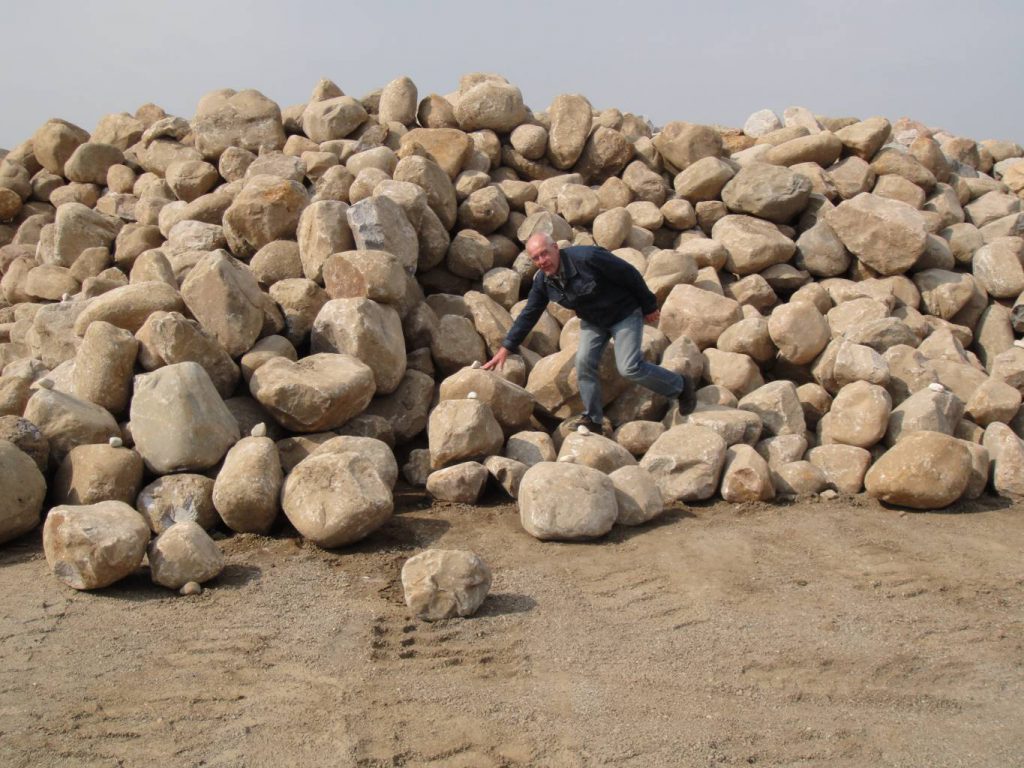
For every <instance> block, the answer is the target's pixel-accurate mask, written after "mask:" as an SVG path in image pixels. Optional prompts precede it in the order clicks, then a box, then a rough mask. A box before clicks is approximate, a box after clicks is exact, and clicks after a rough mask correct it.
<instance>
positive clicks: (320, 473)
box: [281, 452, 394, 548]
mask: <svg viewBox="0 0 1024 768" xmlns="http://www.w3.org/2000/svg"><path fill="white" fill-rule="evenodd" d="M281 507H282V508H283V509H284V513H285V515H287V516H288V520H289V521H291V523H292V525H294V526H295V528H296V530H298V532H299V533H300V534H302V535H303V536H304V537H305V538H307V539H309V540H310V541H312V542H313V543H314V544H316V545H317V546H320V547H325V548H333V547H340V546H344V545H346V544H351V543H353V542H356V541H359V540H360V539H362V538H365V537H366V536H368V535H369V534H371V533H372V532H373V531H375V530H377V529H378V528H380V526H382V525H383V524H384V523H386V522H387V521H388V520H389V519H390V518H391V515H392V513H393V512H394V501H393V499H392V496H391V490H390V489H389V488H388V487H387V486H386V485H385V484H384V482H383V481H382V480H381V478H380V474H379V473H378V472H377V470H376V469H375V468H374V466H373V465H372V464H371V463H370V462H369V461H367V460H366V459H364V458H362V457H360V456H358V455H356V454H354V453H347V452H345V453H325V454H322V455H320V456H312V457H310V458H308V459H306V460H305V461H302V462H299V464H298V465H297V466H296V467H295V468H294V469H293V470H292V471H291V473H290V474H289V475H288V478H287V480H285V483H284V487H283V489H282V491H281Z"/></svg>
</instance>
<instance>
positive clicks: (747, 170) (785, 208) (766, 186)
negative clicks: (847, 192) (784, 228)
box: [722, 163, 811, 224]
mask: <svg viewBox="0 0 1024 768" xmlns="http://www.w3.org/2000/svg"><path fill="white" fill-rule="evenodd" d="M810 196H811V182H810V181H808V179H807V177H806V176H803V175H801V174H799V173H795V172H794V171H791V170H790V169H789V168H783V167H780V166H777V165H768V164H767V163H751V164H750V165H747V166H744V167H743V168H741V169H740V171H739V173H737V174H736V175H735V176H734V177H733V178H732V179H731V180H730V181H729V182H728V183H727V184H726V185H725V187H724V188H723V189H722V201H723V202H724V203H725V204H726V205H727V206H728V207H729V210H730V211H732V212H733V213H745V214H749V215H751V216H757V217H758V218H761V219H767V220H768V221H774V222H775V223H777V224H784V223H786V222H787V221H789V220H790V219H792V218H793V217H794V216H795V215H796V214H798V213H800V212H801V211H802V210H803V209H804V208H805V207H806V206H807V201H808V199H810Z"/></svg>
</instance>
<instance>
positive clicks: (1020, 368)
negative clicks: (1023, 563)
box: [0, 74, 1024, 587]
mask: <svg viewBox="0 0 1024 768" xmlns="http://www.w3.org/2000/svg"><path fill="white" fill-rule="evenodd" d="M1022 194H1024V150H1022V148H1021V147H1020V146H1019V145H1017V144H1013V143H1009V142H1005V141H982V142H976V141H974V140H971V139H967V138H962V137H956V136H952V135H949V134H947V133H944V132H942V131H936V130H932V129H929V128H928V127H926V126H924V125H922V124H919V123H916V122H913V121H911V120H907V119H901V120H898V121H896V122H895V123H890V122H889V121H888V120H886V119H884V118H880V117H871V118H868V119H865V120H858V119H855V118H830V117H823V116H819V115H814V114H812V113H811V112H809V111H808V110H806V109H803V108H792V109H787V110H786V111H785V113H784V114H783V116H782V119H781V120H780V118H779V117H778V116H777V115H776V114H774V113H773V112H770V111H767V110H765V111H761V112H757V113H755V114H754V115H752V116H751V117H750V119H749V120H748V121H747V122H746V124H745V125H744V126H743V129H742V130H739V129H732V128H723V127H720V126H709V125H695V124H691V123H686V122H671V123H669V124H667V125H665V126H664V127H662V128H661V129H660V130H657V129H655V128H654V127H653V126H652V125H651V124H650V123H649V122H648V121H647V120H645V119H643V118H641V117H638V116H636V115H632V114H623V113H622V112H620V111H618V110H616V109H605V110H600V111H598V110H595V109H594V108H593V107H592V105H591V104H590V102H589V101H588V100H587V99H586V98H584V97H583V96H579V95H560V96H558V97H557V98H555V99H554V101H553V102H552V103H551V104H550V105H549V106H548V108H547V110H545V111H534V110H531V109H529V108H528V107H527V106H526V105H525V104H524V102H523V97H522V94H521V92H520V90H519V89H518V88H517V87H516V86H514V85H513V84H511V83H509V82H508V81H506V80H505V79H504V78H501V77H498V76H495V75H487V74H470V75H466V76H465V77H463V78H462V80H461V82H460V83H459V87H458V90H457V91H455V92H454V93H451V94H448V95H445V96H440V95H437V94H430V95H428V96H426V98H422V99H421V98H419V95H418V93H417V89H416V86H415V85H414V84H413V82H412V81H411V80H409V79H408V78H404V77H403V78H399V79H396V80H394V81H392V82H390V83H388V84H387V85H386V86H385V87H384V88H382V89H381V90H379V91H375V92H373V93H371V94H369V95H367V96H365V97H363V98H353V97H352V96H349V95H346V94H344V93H343V92H342V90H341V89H340V88H339V87H338V86H337V85H336V84H334V83H333V82H331V81H328V80H323V81H321V82H320V83H318V84H317V85H316V87H315V88H314V90H313V93H312V94H311V95H310V98H309V100H308V101H307V102H306V103H303V104H299V105H296V106H291V107H286V108H284V109H282V108H280V107H279V106H278V105H277V104H275V103H274V102H273V101H271V100H270V99H268V98H266V97H265V96H264V95H263V94H261V93H259V92H258V91H255V90H246V91H239V92H236V91H233V90H221V91H216V92H213V93H210V94H208V95H207V96H205V97H204V98H203V99H202V100H201V101H200V102H199V105H198V107H197V110H196V114H195V115H194V116H193V117H192V119H191V120H188V119H185V118H182V117H176V116H173V115H167V114H166V113H165V112H164V111H163V110H162V109H160V108H159V107H156V106H154V105H151V104H147V105H145V106H143V107H141V108H139V109H138V110H137V111H136V112H135V114H127V113H121V114H112V115H108V116H106V117H104V118H103V119H102V120H101V121H100V122H99V124H98V125H97V126H96V128H95V130H94V131H93V132H92V133H91V134H90V133H89V132H87V131H85V130H83V129H82V128H80V127H78V126H76V125H73V124H71V123H68V122H66V121H63V120H50V121H48V122H46V123H45V124H44V125H42V126H40V128H39V129H38V130H37V131H36V132H35V134H34V135H33V136H32V137H31V138H30V139H28V140H27V141H25V142H24V143H22V144H21V145H19V146H17V147H15V148H14V149H12V150H10V151H0V272H2V280H0V292H2V298H3V306H2V308H0V370H2V377H0V413H2V414H3V415H2V418H0V494H2V495H3V497H4V498H5V499H14V500H15V501H14V502H12V503H11V504H5V507H4V510H3V512H2V513H0V541H4V540H9V539H11V538H13V537H15V536H18V535H20V534H22V533H25V532H26V531H28V530H31V529H32V528H33V527H35V526H36V525H38V524H39V522H40V520H41V517H42V514H43V511H44V509H48V508H49V507H54V508H53V509H51V510H50V511H49V515H48V517H47V523H46V526H45V529H44V544H45V548H46V552H47V556H48V557H49V558H50V561H51V563H52V564H53V567H54V570H55V572H56V573H57V574H58V575H59V576H61V577H62V578H64V579H65V580H66V581H68V583H70V584H72V585H73V586H85V587H91V586H97V585H99V584H100V583H109V580H110V578H111V577H112V576H115V575H116V574H114V573H106V574H97V573H95V568H94V567H93V565H94V562H95V561H97V560H103V562H104V563H109V562H113V561H118V562H123V564H124V568H123V569H122V570H124V571H125V572H129V571H131V570H132V569H134V568H136V567H137V566H138V563H139V562H140V561H141V559H142V557H143V553H144V552H145V549H146V547H147V546H149V548H150V555H149V562H150V566H151V568H152V569H153V570H154V577H155V578H156V570H157V566H156V563H158V562H161V558H162V560H163V561H164V562H178V561H181V560H183V559H185V560H188V559H191V561H193V562H192V565H194V566H195V567H194V568H192V569H191V571H190V570H189V568H184V567H177V566H175V569H176V575H175V578H170V577H168V578H167V583H168V584H170V585H177V584H178V582H180V581H181V579H182V578H186V577H192V576H194V577H195V578H193V579H192V580H201V579H200V577H207V576H206V574H208V573H210V572H212V571H213V570H215V568H213V565H214V564H212V563H211V562H208V561H209V560H210V558H211V557H213V553H212V552H211V550H210V548H209V546H208V542H207V541H206V539H204V538H203V537H204V536H206V533H205V531H208V530H210V529H211V528H213V527H215V526H217V527H224V528H227V529H229V530H231V531H238V532H255V533H265V532H267V531H269V530H270V529H271V528H273V527H274V525H275V523H276V521H277V520H278V518H279V516H280V513H281V512H283V513H284V515H286V516H287V518H288V519H289V521H290V522H291V523H292V524H293V525H294V526H295V528H296V529H297V530H298V531H299V532H300V533H301V534H302V535H303V536H305V537H307V538H309V539H310V540H312V541H314V542H316V543H317V544H319V545H321V546H324V547H339V546H343V545H345V544H348V543H351V542H354V541H357V540H358V539H360V538H362V537H364V536H366V535H367V534H369V533H370V532H372V531H373V530H374V529H376V528H377V527H379V526H380V525H381V524H382V523H383V522H384V521H386V520H387V519H388V517H389V516H390V515H391V514H392V511H393V489H394V485H395V482H396V480H397V479H398V477H399V474H400V472H401V473H402V474H403V475H404V477H405V479H406V480H407V481H408V482H410V483H412V484H414V485H421V486H426V488H427V489H428V490H429V491H430V492H431V493H432V494H433V495H434V496H435V497H437V498H439V499H445V500H451V501H462V502H470V503H471V502H473V501H475V500H476V499H477V498H478V497H479V495H480V493H481V492H482V490H483V489H484V487H485V486H486V485H487V484H488V483H492V484H496V485H497V486H499V487H501V488H502V489H504V491H506V492H507V493H508V494H509V495H510V496H512V497H515V498H518V499H519V501H520V509H521V512H522V516H523V524H524V527H525V528H526V529H527V530H528V531H529V532H530V533H531V534H533V535H536V536H538V537H540V538H574V537H580V536H585V537H592V536H600V535H601V534H603V533H605V532H606V531H607V530H609V529H610V527H611V526H612V525H614V524H615V523H622V524H637V523H642V522H645V521H646V520H649V519H650V518H651V517H653V516H654V515H656V514H658V513H660V512H661V510H662V509H663V508H664V507H665V505H666V504H672V503H676V502H689V501H694V500H699V499H708V498H711V497H713V496H715V495H716V494H717V495H720V496H721V497H722V498H723V499H725V500H727V501H736V502H742V501H750V500H767V499H771V498H773V497H777V496H780V495H784V496H789V495H799V494H813V493H822V492H826V493H830V494H833V493H839V494H854V493H859V492H862V491H864V490H865V489H866V491H867V492H868V493H869V494H871V495H872V496H875V497H877V498H880V499H882V500H884V501H886V502H890V503H893V504H897V505H904V506H908V507H913V508H923V509H930V508H937V507H943V506H946V505H949V504H952V503H954V502H955V501H957V500H958V499H961V498H974V497H977V496H978V495H979V494H982V493H984V492H985V491H986V489H991V491H992V492H994V493H996V494H999V495H1002V496H1007V497H1010V498H1017V497H1019V496H1020V495H1022V494H1024V471H1022V470H1024V443H1022V442H1021V439H1020V436H1021V435H1022V434H1024V415H1021V414H1020V404H1021V392H1022V390H1024V348H1021V346H1020V344H1021V342H1019V341H1015V337H1016V336H1017V335H1018V334H1019V333H1020V332H1021V331H1022V330H1024V310H1022V309H1021V306H1022V305H1024V301H1022V299H1021V295H1022V292H1024V261H1022V257H1024V240H1022V237H1021V235H1022V233H1024V213H1022V210H1021V195H1022ZM535 232H546V233H549V234H550V235H551V236H552V237H554V238H555V239H556V240H557V241H559V242H560V243H561V244H562V245H563V246H564V245H568V244H592V243H596V244H597V245H600V246H602V247H604V248H607V249H609V250H611V251H612V252H614V253H615V254H616V255H617V256H618V257H620V258H622V259H624V260H626V261H628V262H629V263H630V264H632V265H633V266H635V267H636V268H637V269H638V270H639V271H640V272H641V273H642V274H643V276H644V278H645V280H646V281H647V283H648V285H649V286H650V288H651V290H652V291H653V292H654V293H655V294H656V295H657V297H658V300H659V302H660V304H661V321H660V324H659V326H658V327H657V328H653V327H649V328H646V329H645V331H644V340H643V341H644V345H643V346H644V353H645V355H646V356H647V357H648V358H649V359H651V360H653V361H659V362H660V363H661V364H662V365H664V366H666V367H668V368H670V369H672V370H675V371H677V372H679V373H682V374H684V375H686V376H690V377H693V378H694V379H696V380H698V381H699V382H701V386H702V388H701V389H700V390H699V392H698V400H699V406H698V408H697V410H696V411H695V412H694V413H693V414H691V415H688V416H685V417H681V416H680V415H679V413H678V411H677V409H676V408H675V406H674V405H673V404H671V403H669V402H667V401H666V399H665V398H662V397H660V396H658V395H655V394H653V393H651V392H649V391H647V390H644V389H641V388H637V387H635V386H632V385H627V384H626V383H625V382H624V381H623V380H621V379H620V378H619V377H618V375H617V373H616V371H615V369H614V363H613V360H612V357H611V354H610V351H609V352H608V356H607V357H606V359H605V360H604V362H603V364H602V366H603V367H602V378H603V393H604V398H605V400H606V403H607V407H606V413H607V416H608V418H609V419H610V421H611V424H612V425H613V426H614V428H615V431H614V434H613V435H612V436H611V437H606V436H603V435H598V434H579V433H574V432H570V431H569V430H568V429H566V427H565V426H564V422H565V420H566V419H567V418H568V417H570V416H572V415H574V414H577V413H579V411H580V409H581V404H580V399H579V394H578V390H577V386H576V374H575V371H574V355H575V348H576V344H577V339H578V331H579V323H578V320H577V319H576V318H575V317H574V316H573V313H572V312H570V311H568V310H566V309H564V308H562V307H559V306H556V305H551V306H550V307H549V309H548V311H547V312H546V313H545V314H544V315H543V316H542V318H541V320H540V322H539V323H538V324H537V326H536V328H535V329H534V331H533V333H532V334H531V335H530V337H529V338H528V339H527V341H526V343H525V345H524V346H523V348H522V349H521V351H520V354H518V355H516V356H513V357H511V358H510V360H509V363H508V364H507V365H506V367H505V369H504V371H503V372H502V373H501V374H500V375H499V374H497V373H493V372H488V371H483V370H481V369H480V368H479V363H480V362H481V361H484V360H486V359H487V358H488V357H489V356H490V355H492V354H493V353H494V352H495V350H496V349H497V348H498V346H499V345H500V343H501V341H502V339H503V337H504V335H505V333H506V332H507V330H508V328H509V326H510V324H511V322H512V319H513V318H514V317H515V316H516V314H517V312H519V311H520V310H521V308H522V306H523V297H525V295H526V293H527V291H528V289H529V286H530V284H531V280H532V278H533V276H534V268H533V266H532V264H531V262H530V260H529V259H528V258H527V257H526V255H525V254H524V253H523V252H522V247H523V244H524V242H525V241H526V239H527V238H528V237H529V236H530V235H531V234H533V233H535ZM186 523H187V525H183V524H186ZM179 526H182V527H179ZM182 528H184V529H187V535H185V534H184V533H181V531H182ZM176 530H177V531H179V533H177V534H176V537H177V538H183V539H186V540H187V542H186V543H185V544H181V543H180V542H179V543H178V544H175V545H174V546H171V545H167V546H164V547H161V546H160V545H159V542H161V541H162V540H163V537H165V536H167V534H168V532H171V531H176ZM153 535H156V536H157V538H156V539H155V540H154V541H153V542H150V538H151V537H152V536H153ZM165 543H166V541H165ZM101 551H102V552H103V553H104V554H103V556H102V557H99V555H97V553H99V552H101ZM161 551H164V555H161V554H160V552H161ZM200 551H202V552H203V553H205V554H204V555H199V554H196V553H197V552H200ZM104 558H105V559H104ZM172 570H174V569H172ZM186 571H189V573H185V572H186ZM120 572H121V571H118V573H120ZM193 572H194V573H193Z"/></svg>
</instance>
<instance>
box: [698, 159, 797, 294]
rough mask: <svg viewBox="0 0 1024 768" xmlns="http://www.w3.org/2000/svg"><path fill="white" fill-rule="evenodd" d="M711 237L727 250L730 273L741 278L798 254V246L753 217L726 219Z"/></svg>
mask: <svg viewBox="0 0 1024 768" xmlns="http://www.w3.org/2000/svg"><path fill="white" fill-rule="evenodd" d="M801 178H802V177H801ZM711 237H712V238H713V239H714V240H715V241H716V242H718V243H721V244H722V245H723V246H725V249H726V251H727V252H728V257H727V258H726V261H725V266H726V267H727V269H728V270H729V271H730V272H733V273H735V274H737V275H741V276H742V275H750V274H753V273H755V272H761V271H763V270H765V269H767V268H768V267H771V266H773V265H775V264H784V263H786V262H787V261H789V260H790V258H791V257H792V256H793V254H794V253H796V243H794V242H793V241H792V240H790V239H789V238H788V237H786V236H785V235H784V234H782V233H781V232H780V231H779V230H778V228H777V227H775V226H774V225H772V224H771V223H770V222H768V221H765V220H764V219H758V218H755V217H753V216H742V215H738V214H730V215H728V216H723V217H722V218H721V219H719V220H718V221H717V222H715V225H714V226H713V227H712V228H711Z"/></svg>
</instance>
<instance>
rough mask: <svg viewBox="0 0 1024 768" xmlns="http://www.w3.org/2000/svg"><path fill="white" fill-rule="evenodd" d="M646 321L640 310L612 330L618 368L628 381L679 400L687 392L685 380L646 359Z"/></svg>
mask: <svg viewBox="0 0 1024 768" xmlns="http://www.w3.org/2000/svg"><path fill="white" fill-rule="evenodd" d="M643 332H644V319H643V316H642V315H641V314H640V310H639V309H638V310H637V311H636V312H634V313H633V314H631V315H630V316H629V317H627V318H626V319H624V320H621V321H620V322H618V323H616V324H615V325H613V326H612V327H611V334H612V338H613V339H615V365H616V367H618V369H619V373H620V374H622V377H623V378H625V379H626V380H627V381H630V382H632V383H633V384H639V385H640V386H642V387H646V388H647V389H649V390H651V391H652V392H655V393H657V394H659V395H664V396H665V397H678V396H679V394H680V393H681V392H682V391H683V386H684V382H683V377H682V376H680V375H679V374H678V373H674V372H673V371H670V370H668V369H667V368H662V367H661V366H660V365H654V364H653V363H649V362H647V361H646V360H644V356H643V353H642V352H641V351H640V342H641V341H642V339H643Z"/></svg>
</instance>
